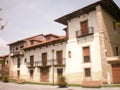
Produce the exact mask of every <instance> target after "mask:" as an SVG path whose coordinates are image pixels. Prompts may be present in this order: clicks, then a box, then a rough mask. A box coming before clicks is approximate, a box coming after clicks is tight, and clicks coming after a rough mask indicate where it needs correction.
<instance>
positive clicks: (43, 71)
mask: <svg viewBox="0 0 120 90" xmlns="http://www.w3.org/2000/svg"><path fill="white" fill-rule="evenodd" d="M40 79H41V82H48V81H49V67H45V68H40Z"/></svg>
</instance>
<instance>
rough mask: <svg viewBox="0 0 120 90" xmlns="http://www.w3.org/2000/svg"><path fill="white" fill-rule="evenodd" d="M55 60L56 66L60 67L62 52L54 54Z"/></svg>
mask: <svg viewBox="0 0 120 90" xmlns="http://www.w3.org/2000/svg"><path fill="white" fill-rule="evenodd" d="M56 59H57V64H58V65H61V64H62V59H63V53H62V51H57V52H56Z"/></svg>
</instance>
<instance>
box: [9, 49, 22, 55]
mask: <svg viewBox="0 0 120 90" xmlns="http://www.w3.org/2000/svg"><path fill="white" fill-rule="evenodd" d="M18 55H24V51H23V50H20V51H17V52H12V53H11V56H18Z"/></svg>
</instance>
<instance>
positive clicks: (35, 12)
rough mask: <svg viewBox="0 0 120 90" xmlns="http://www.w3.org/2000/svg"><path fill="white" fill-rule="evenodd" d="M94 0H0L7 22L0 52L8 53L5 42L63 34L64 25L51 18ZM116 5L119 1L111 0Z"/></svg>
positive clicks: (0, 37)
mask: <svg viewBox="0 0 120 90" xmlns="http://www.w3.org/2000/svg"><path fill="white" fill-rule="evenodd" d="M96 1H98V0H0V8H2V11H1V12H0V17H3V19H4V20H3V21H5V22H8V23H7V26H6V27H5V29H4V30H3V31H0V54H5V53H7V52H8V47H7V46H6V44H8V43H11V42H14V41H16V40H20V39H23V38H26V37H30V36H34V35H37V34H41V33H43V34H48V33H54V34H58V35H63V34H65V33H64V31H63V30H62V29H63V28H64V27H65V26H64V25H62V24H59V23H56V22H54V20H55V19H57V18H59V17H61V16H63V15H65V14H68V13H71V12H73V11H75V10H77V9H80V8H82V7H84V6H86V5H89V4H91V3H93V2H96ZM114 1H115V2H116V3H117V4H118V6H119V7H120V0H114Z"/></svg>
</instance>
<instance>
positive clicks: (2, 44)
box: [0, 38, 9, 55]
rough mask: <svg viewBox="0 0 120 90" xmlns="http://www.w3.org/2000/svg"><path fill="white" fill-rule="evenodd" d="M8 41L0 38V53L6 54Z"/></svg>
mask: <svg viewBox="0 0 120 90" xmlns="http://www.w3.org/2000/svg"><path fill="white" fill-rule="evenodd" d="M7 44H8V42H7V41H5V40H3V39H2V38H0V55H4V54H8V53H9V47H8V46H7Z"/></svg>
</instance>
